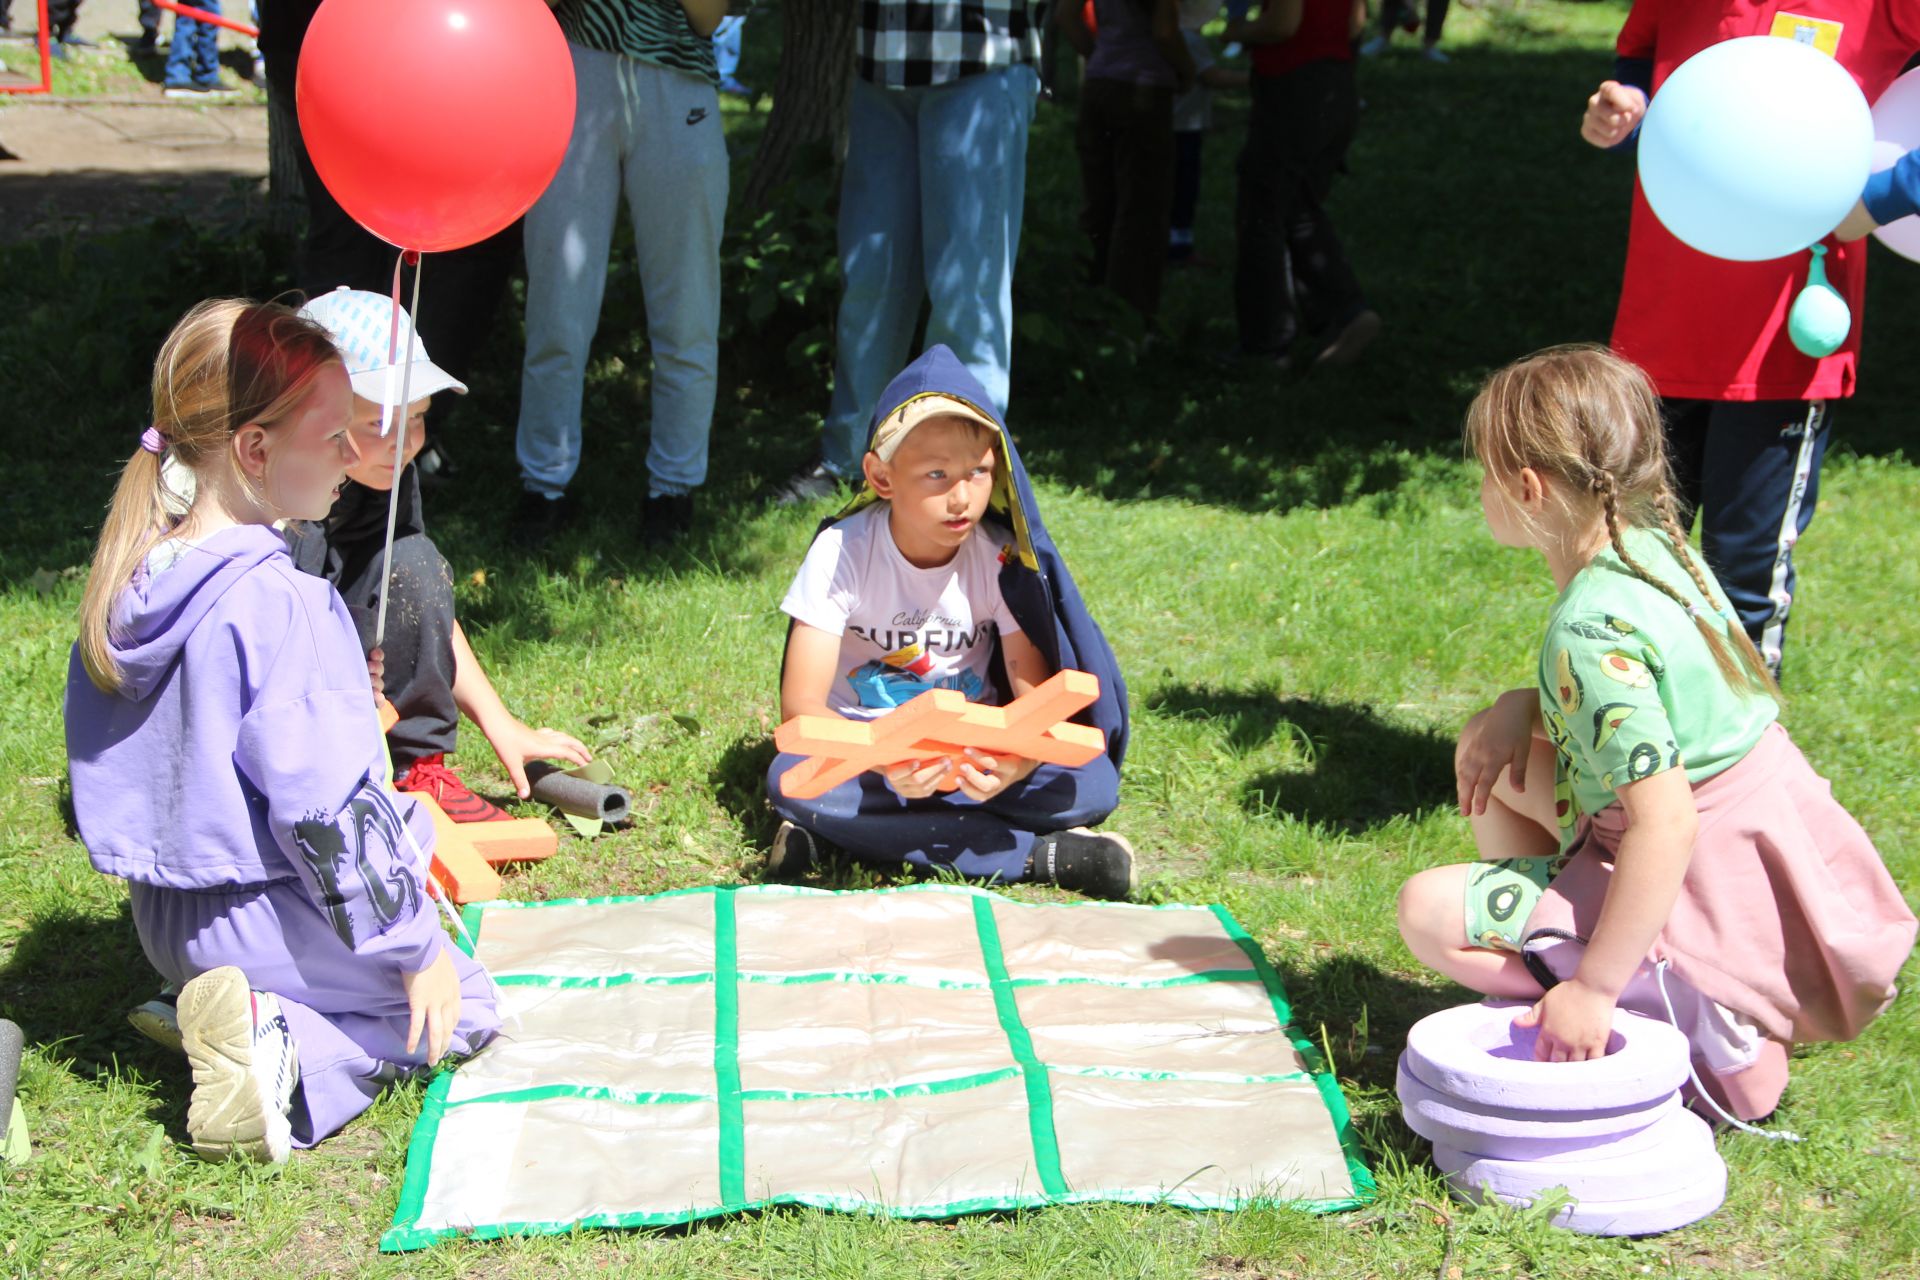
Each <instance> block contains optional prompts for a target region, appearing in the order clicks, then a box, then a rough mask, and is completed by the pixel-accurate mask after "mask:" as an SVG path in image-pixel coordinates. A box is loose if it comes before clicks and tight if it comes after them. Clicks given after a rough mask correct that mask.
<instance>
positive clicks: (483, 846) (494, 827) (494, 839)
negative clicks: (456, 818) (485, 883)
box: [459, 818, 560, 867]
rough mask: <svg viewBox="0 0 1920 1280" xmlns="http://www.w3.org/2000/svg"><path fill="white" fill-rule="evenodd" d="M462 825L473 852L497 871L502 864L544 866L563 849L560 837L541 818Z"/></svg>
mask: <svg viewBox="0 0 1920 1280" xmlns="http://www.w3.org/2000/svg"><path fill="white" fill-rule="evenodd" d="M459 825H460V834H461V835H462V836H465V837H466V839H467V842H468V843H469V844H471V845H472V846H473V851H474V852H475V853H477V854H479V855H480V856H481V857H482V858H485V859H486V860H487V862H488V863H489V864H490V865H492V866H496V867H497V866H499V865H500V864H501V863H503V862H542V861H545V860H546V859H548V858H551V857H552V856H553V855H554V854H555V853H556V852H558V851H559V848H560V837H559V836H557V835H555V834H554V831H553V828H552V827H550V826H548V825H547V824H546V822H545V821H544V820H542V819H540V818H512V819H509V820H508V821H506V822H468V823H464V824H459Z"/></svg>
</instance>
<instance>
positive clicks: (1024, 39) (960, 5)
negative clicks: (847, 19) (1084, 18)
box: [854, 0, 1046, 89]
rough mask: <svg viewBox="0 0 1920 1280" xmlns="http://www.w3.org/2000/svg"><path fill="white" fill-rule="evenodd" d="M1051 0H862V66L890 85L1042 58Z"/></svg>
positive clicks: (864, 75) (869, 76) (867, 75)
mask: <svg viewBox="0 0 1920 1280" xmlns="http://www.w3.org/2000/svg"><path fill="white" fill-rule="evenodd" d="M1045 10H1046V2H1045V0H860V34H859V38H858V41H857V44H856V48H855V64H854V65H855V69H856V70H857V71H858V72H859V73H860V78H861V79H862V80H865V81H868V82H869V83H871V84H876V85H879V86H881V87H882V88H886V89H906V88H915V87H919V86H922V85H932V84H951V83H953V82H954V81H955V80H959V79H961V78H962V77H965V76H971V75H978V74H980V73H981V72H982V71H992V70H995V69H996V68H999V67H1012V66H1018V65H1020V64H1021V63H1033V64H1037V63H1038V62H1039V61H1040V31H1041V28H1042V26H1043V25H1044V19H1045Z"/></svg>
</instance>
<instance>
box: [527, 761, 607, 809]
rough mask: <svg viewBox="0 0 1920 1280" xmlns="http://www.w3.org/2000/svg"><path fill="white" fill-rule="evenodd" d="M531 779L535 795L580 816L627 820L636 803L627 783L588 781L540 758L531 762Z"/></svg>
mask: <svg viewBox="0 0 1920 1280" xmlns="http://www.w3.org/2000/svg"><path fill="white" fill-rule="evenodd" d="M527 781H528V783H530V784H531V787H532V790H533V798H534V799H535V800H538V801H539V802H540V803H541V804H550V805H552V806H553V807H554V808H556V809H558V810H560V811H561V812H562V813H570V814H572V815H573V816H574V817H576V818H598V819H600V821H602V822H625V821H626V820H627V811H628V810H629V809H631V808H632V807H633V797H632V796H631V795H630V794H628V792H627V789H626V788H625V787H616V786H614V785H613V784H612V783H600V782H588V781H587V780H586V779H585V778H575V777H573V776H571V775H569V774H567V773H565V772H563V771H561V770H559V769H556V768H554V767H553V766H552V765H547V764H540V763H538V762H535V763H532V764H529V765H528V766H527Z"/></svg>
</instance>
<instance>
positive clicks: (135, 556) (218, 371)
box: [79, 298, 340, 693]
mask: <svg viewBox="0 0 1920 1280" xmlns="http://www.w3.org/2000/svg"><path fill="white" fill-rule="evenodd" d="M339 358H340V355H339V352H338V351H337V350H335V348H334V345H333V340H332V338H331V337H329V336H328V334H327V331H326V330H325V329H324V328H322V327H320V326H319V325H317V324H315V323H313V322H312V321H310V320H304V319H302V318H301V317H299V316H298V315H296V314H295V313H294V312H293V311H292V310H291V309H289V308H287V307H284V306H281V305H280V304H278V303H272V302H266V303H256V302H249V301H247V300H245V299H243V298H215V299H212V300H210V301H207V302H202V303H200V304H199V305H197V306H195V307H194V308H193V309H192V310H190V311H188V312H187V314H186V315H184V316H182V317H181V318H180V322H179V323H178V324H176V325H175V326H174V327H173V332H172V333H170V334H168V335H167V340H166V342H165V343H164V344H162V346H161V348H160V354H159V355H158V356H157V357H156V358H155V359H154V362H153V418H152V421H153V425H152V427H151V428H149V430H148V433H147V434H146V435H144V436H143V437H142V444H141V447H140V449H138V450H137V451H136V452H135V453H134V455H133V456H132V457H131V458H129V459H128V460H127V465H126V466H125V467H123V468H122V469H121V472H120V480H119V483H118V484H116V485H115V486H114V490H113V498H112V500H111V502H110V503H109V504H108V507H107V518H106V521H105V523H104V524H102V526H101V529H100V541H99V543H98V544H97V545H96V546H95V548H94V553H93V566H92V569H91V571H90V572H89V574H88V576H87V588H86V592H85V594H84V595H83V596H82V598H81V602H80V639H79V649H80V661H81V663H82V665H84V666H85V667H86V669H87V676H88V677H89V678H90V679H91V680H92V681H93V683H94V684H95V685H96V686H98V687H99V688H100V689H102V690H104V691H105V692H108V693H116V692H118V691H119V690H120V688H121V674H120V666H119V663H118V661H117V660H116V659H115V657H114V640H115V635H114V626H113V612H114V606H115V604H116V602H117V601H118V600H119V598H120V593H121V592H122V591H124V590H125V589H126V588H127V586H128V584H129V583H131V582H132V581H133V579H134V576H135V575H136V574H137V573H138V572H139V571H140V566H141V564H142V563H143V562H144V561H145V560H146V558H147V556H148V555H149V554H151V553H152V551H153V548H154V546H155V545H156V544H157V543H159V541H160V540H161V539H162V538H164V537H166V536H167V534H168V533H169V532H171V531H172V529H173V528H174V526H175V525H176V523H177V517H176V516H175V515H174V514H170V513H169V511H168V507H167V502H166V495H167V484H166V479H165V476H164V474H163V458H162V453H163V451H164V452H165V454H166V455H167V457H168V458H170V459H172V460H174V461H177V462H179V463H180V464H182V465H183V466H185V467H186V468H187V469H189V470H190V471H192V472H193V473H194V475H195V477H196V479H197V478H199V477H200V476H202V475H203V474H204V472H205V470H206V468H208V467H211V466H215V465H232V457H233V454H232V449H231V447H230V446H231V443H232V440H233V434H234V432H235V431H238V430H239V429H240V428H241V427H243V426H245V425H247V424H248V423H257V424H258V425H260V426H262V427H265V428H268V429H271V428H273V427H274V426H275V425H277V424H278V423H280V422H281V421H283V420H285V419H286V418H287V417H288V416H289V415H291V414H292V413H293V412H294V410H296V409H297V408H298V407H299V405H300V402H301V401H302V400H303V399H304V398H305V397H306V394H307V391H308V390H309V389H310V387H311V385H312V382H313V379H314V376H315V375H316V374H318V373H319V372H320V370H321V369H322V368H323V367H324V366H325V365H327V364H328V363H330V362H332V361H335V360H338V359H339ZM149 444H151V445H152V446H154V447H152V448H149V447H148V445H149ZM199 487H201V488H204V486H199Z"/></svg>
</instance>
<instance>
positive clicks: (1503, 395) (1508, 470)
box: [1465, 344, 1780, 697]
mask: <svg viewBox="0 0 1920 1280" xmlns="http://www.w3.org/2000/svg"><path fill="white" fill-rule="evenodd" d="M1465 434H1466V445H1467V450H1468V452H1469V453H1471V454H1472V455H1474V456H1475V457H1477V458H1478V459H1479V460H1480V462H1481V464H1482V465H1484V466H1485V467H1486V468H1487V469H1488V470H1489V471H1491V472H1493V473H1494V474H1495V475H1496V476H1511V475H1514V474H1516V473H1517V472H1518V471H1519V470H1520V469H1521V468H1522V467H1531V468H1533V469H1534V470H1535V471H1538V472H1541V473H1543V474H1546V475H1550V476H1554V477H1556V478H1557V479H1559V480H1560V481H1561V482H1562V484H1563V485H1564V486H1565V489H1566V491H1567V501H1569V502H1570V503H1575V504H1586V505H1588V506H1589V508H1590V509H1597V513H1598V514H1599V515H1600V517H1601V518H1602V520H1604V522H1605V524H1606V530H1607V542H1608V544H1609V545H1610V546H1611V547H1612V548H1613V553H1614V554H1615V555H1616V556H1618V557H1619V558H1620V563H1621V564H1622V565H1624V566H1625V567H1626V569H1627V571H1628V572H1629V573H1631V574H1632V575H1633V576H1634V577H1636V578H1638V579H1639V580H1640V581H1642V582H1644V583H1646V584H1647V585H1648V586H1650V587H1652V588H1653V589H1654V590H1656V591H1658V592H1659V593H1660V594H1661V595H1663V596H1665V597H1666V598H1667V599H1669V600H1671V601H1673V603H1674V604H1675V606H1676V607H1678V608H1680V609H1683V610H1685V611H1686V613H1687V615H1688V616H1689V617H1691V618H1692V619H1693V623H1694V626H1695V627H1696V628H1697V629H1698V630H1699V632H1700V637H1701V639H1702V640H1704V641H1705V642H1706V645H1707V650H1708V652H1709V653H1711V654H1712V655H1713V663H1714V666H1715V667H1716V668H1718V669H1719V672H1720V674H1721V676H1722V677H1723V678H1724V679H1725V680H1726V682H1727V684H1728V686H1729V687H1731V688H1732V689H1734V690H1735V691H1737V692H1739V693H1741V694H1744V695H1752V694H1756V693H1765V694H1768V695H1771V696H1774V697H1778V696H1779V692H1780V691H1779V687H1778V686H1777V685H1776V684H1775V683H1774V680H1773V676H1772V674H1771V673H1770V672H1769V671H1768V670H1767V666H1766V663H1765V662H1763V661H1762V660H1761V658H1760V653H1759V651H1758V650H1757V649H1755V648H1754V647H1753V641H1752V640H1750V639H1749V638H1748V637H1747V633H1746V631H1745V629H1743V628H1742V627H1740V626H1738V625H1733V626H1729V625H1727V623H1726V621H1725V620H1724V619H1723V618H1722V617H1721V615H1720V614H1719V613H1718V612H1717V611H1715V610H1714V608H1713V599H1714V590H1713V583H1712V580H1711V579H1710V578H1709V577H1708V575H1707V572H1706V569H1705V568H1704V566H1702V564H1701V563H1700V561H1699V560H1698V559H1697V558H1696V557H1695V556H1694V555H1693V553H1692V551H1691V550H1690V549H1689V548H1688V546H1687V534H1686V530H1685V529H1683V528H1682V527H1681V524H1680V519H1679V504H1678V503H1677V501H1676V500H1675V498H1674V493H1673V481H1672V474H1671V472H1670V470H1669V469H1668V463H1667V452H1666V433H1665V431H1664V430H1663V429H1662V426H1661V421H1660V402H1659V398H1658V396H1656V395H1655V393H1654V390H1653V385H1652V383H1651V382H1650V381H1648V379H1647V375H1646V374H1645V372H1643V371H1642V370H1641V369H1640V367H1639V366H1638V365H1635V364H1633V363H1632V362H1630V361H1627V360H1623V359H1621V358H1620V357H1619V356H1617V355H1615V354H1613V353H1612V352H1611V351H1608V350H1607V349H1606V348H1604V347H1599V346H1594V345H1591V344H1577V345H1570V346H1561V347H1549V348H1547V349H1546V350H1544V351H1538V352H1535V353H1534V354H1533V355H1530V356H1526V357H1523V358H1522V359H1520V360H1517V361H1515V362H1514V363H1512V364H1510V365H1508V366H1506V367H1505V368H1503V369H1498V370H1496V371H1495V372H1494V373H1492V374H1491V375H1489V376H1488V378H1487V380H1486V382H1485V383H1484V384H1483V385H1482V386H1481V389H1480V394H1479V395H1477V396H1475V397H1474V401H1473V404H1472V405H1471V406H1470V407H1469V408H1468V410H1467V421H1466V432H1465ZM1628 528H1643V529H1650V530H1654V531H1657V532H1659V533H1660V534H1662V535H1664V536H1665V538H1666V540H1667V542H1668V544H1669V545H1670V546H1671V547H1672V549H1673V556H1674V559H1676V560H1678V561H1679V562H1680V563H1681V564H1682V565H1683V566H1685V567H1686V570H1687V573H1688V575H1689V576H1690V577H1691V578H1692V579H1693V583H1694V586H1695V587H1697V588H1698V589H1699V592H1700V598H1701V600H1702V601H1703V602H1704V607H1703V606H1702V605H1701V604H1696V603H1695V602H1694V601H1692V600H1690V599H1688V598H1687V596H1686V595H1684V594H1683V593H1682V592H1681V591H1679V590H1678V589H1677V588H1675V587H1674V586H1673V585H1672V584H1671V583H1669V582H1667V581H1665V580H1664V579H1662V578H1661V577H1659V576H1658V575H1657V574H1655V573H1653V572H1651V571H1650V570H1649V569H1648V568H1647V567H1646V566H1645V565H1643V564H1641V563H1640V561H1639V560H1637V559H1635V558H1634V556H1633V554H1632V553H1631V552H1629V551H1628V550H1627V545H1626V540H1625V538H1624V536H1623V534H1624V532H1625V530H1626V529H1628Z"/></svg>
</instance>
